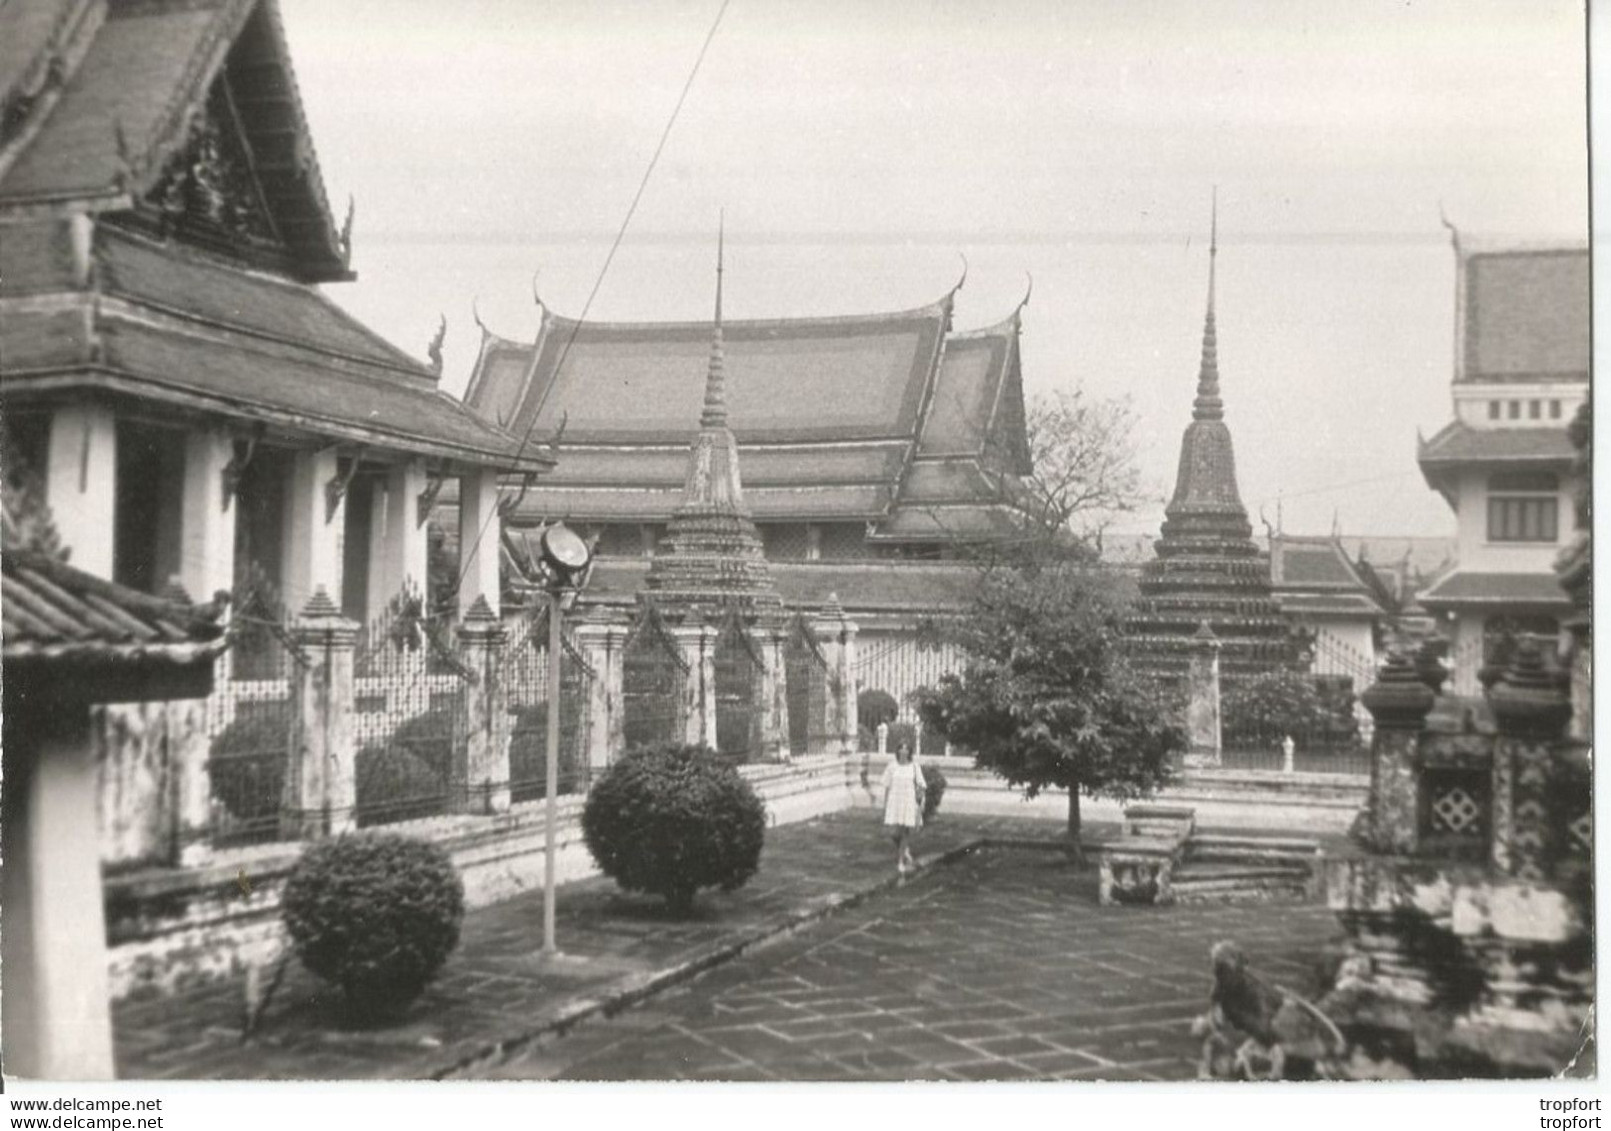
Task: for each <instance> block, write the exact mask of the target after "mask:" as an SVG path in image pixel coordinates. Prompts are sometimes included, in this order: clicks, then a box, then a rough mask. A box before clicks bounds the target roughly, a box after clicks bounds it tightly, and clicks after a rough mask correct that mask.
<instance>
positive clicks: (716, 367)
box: [699, 216, 727, 428]
mask: <svg viewBox="0 0 1611 1131" xmlns="http://www.w3.org/2000/svg"><path fill="white" fill-rule="evenodd" d="M726 228H727V222H726V217H725V216H723V217H722V218H721V219H719V220H718V221H717V222H716V326H715V329H714V330H713V331H712V332H711V336H710V368H709V369H708V370H707V371H706V373H705V408H704V411H703V412H702V413H700V416H699V426H700V427H701V428H726V427H727V361H726V357H725V356H724V354H723V351H722V260H723V258H724V251H725V246H726V242H727V239H726V236H727V233H726Z"/></svg>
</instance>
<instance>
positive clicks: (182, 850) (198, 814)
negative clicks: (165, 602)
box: [166, 428, 238, 867]
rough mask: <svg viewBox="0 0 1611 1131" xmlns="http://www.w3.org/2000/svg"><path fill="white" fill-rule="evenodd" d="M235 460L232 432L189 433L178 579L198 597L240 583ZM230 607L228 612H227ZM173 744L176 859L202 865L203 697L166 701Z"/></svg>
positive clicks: (205, 846) (205, 815)
mask: <svg viewBox="0 0 1611 1131" xmlns="http://www.w3.org/2000/svg"><path fill="white" fill-rule="evenodd" d="M234 458H235V440H234V437H233V436H232V435H231V434H230V433H229V431H228V430H227V429H223V428H198V429H195V430H194V431H191V432H188V433H186V434H185V479H184V488H183V493H182V496H181V499H180V513H179V537H180V553H179V584H180V585H181V586H182V587H183V588H184V591H185V592H186V593H187V594H189V595H190V597H191V598H192V599H193V600H195V601H199V602H205V601H210V600H212V598H213V597H214V595H215V594H217V593H219V592H220V591H222V592H225V593H228V592H230V591H231V590H233V589H234V586H235V520H236V511H237V509H238V508H237V507H236V505H235V497H234V494H233V492H232V490H231V488H230V485H228V484H226V483H225V481H224V480H225V469H226V468H228V467H229V465H230V463H231V461H233V460H234ZM226 612H227V610H226ZM166 709H167V712H168V748H169V751H170V754H171V757H172V759H173V771H174V777H175V786H176V788H175V808H176V813H175V829H174V854H173V855H174V863H176V864H178V865H179V866H180V867H197V866H199V865H201V864H203V863H205V862H206V861H207V859H208V858H209V857H210V856H211V854H212V785H211V781H210V779H209V777H208V772H207V758H208V755H209V753H210V741H209V737H208V734H207V712H206V707H205V701H204V700H199V699H197V700H178V701H175V702H172V703H169V704H167V708H166Z"/></svg>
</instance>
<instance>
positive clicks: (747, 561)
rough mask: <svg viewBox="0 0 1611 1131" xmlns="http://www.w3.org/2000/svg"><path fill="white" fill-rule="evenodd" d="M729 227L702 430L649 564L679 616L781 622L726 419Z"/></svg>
mask: <svg viewBox="0 0 1611 1131" xmlns="http://www.w3.org/2000/svg"><path fill="white" fill-rule="evenodd" d="M724 229H725V224H723V225H722V226H721V227H719V228H718V234H717V237H716V313H715V319H714V325H713V327H712V329H711V338H710V364H709V366H708V368H707V369H706V371H705V399H704V403H703V406H702V407H701V409H700V413H699V431H698V433H697V434H696V435H695V436H694V442H693V444H692V446H691V447H690V448H689V451H688V470H687V473H686V478H685V479H684V482H683V495H682V502H681V504H680V505H679V506H678V507H677V509H676V510H675V511H674V512H673V513H672V516H671V523H670V525H669V527H668V528H667V530H666V537H665V538H664V539H663V540H662V541H661V543H660V546H659V548H658V549H657V550H656V551H655V556H654V561H653V562H652V563H651V564H650V567H649V576H648V579H647V588H648V592H649V593H650V594H652V595H653V599H654V601H655V604H656V607H657V608H659V609H661V610H662V611H663V612H664V613H665V614H666V615H668V616H670V617H671V619H673V620H679V619H683V618H686V617H689V616H693V617H695V618H704V619H710V618H712V617H719V616H721V615H724V613H725V612H726V611H729V610H732V609H735V608H736V609H738V610H739V612H740V613H741V614H742V615H743V616H745V617H750V616H760V617H763V618H771V619H776V618H777V617H779V616H781V615H782V609H783V603H782V599H781V598H780V597H779V596H778V594H777V588H776V586H775V585H774V584H773V582H772V576H771V572H770V570H769V569H768V568H767V563H766V553H765V551H764V549H763V548H762V545H761V536H760V532H759V531H757V530H756V528H755V522H754V520H753V519H752V518H751V517H750V512H749V510H748V508H747V507H746V506H745V505H744V490H743V485H742V481H741V479H740V477H739V467H738V442H737V441H736V440H735V439H734V438H733V430H732V429H731V428H730V427H729V426H728V422H727V359H726V355H725V353H724V347H723V342H722V274H723V271H724V270H725V266H726V265H725V262H724V261H725V257H726V233H725V230H724Z"/></svg>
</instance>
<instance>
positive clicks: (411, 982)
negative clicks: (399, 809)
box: [281, 833, 464, 1015]
mask: <svg viewBox="0 0 1611 1131" xmlns="http://www.w3.org/2000/svg"><path fill="white" fill-rule="evenodd" d="M281 914H282V915H283V916H284V918H285V926H286V930H287V931H289V932H290V935H291V941H292V944H293V945H294V946H295V948H296V953H297V956H298V957H299V958H301V960H302V963H303V965H304V966H306V967H307V968H308V969H309V970H311V971H313V973H315V974H317V975H318V976H319V977H321V978H324V979H326V980H327V981H330V982H333V983H335V984H336V985H338V986H340V987H341V990H342V993H343V994H344V995H345V997H346V1000H347V1003H348V1005H349V1006H350V1007H351V1008H352V1009H353V1010H354V1011H355V1012H357V1013H359V1014H363V1015H374V1014H379V1013H384V1012H388V1011H391V1010H396V1009H401V1008H402V1007H403V1006H405V1005H407V1004H408V1003H409V1002H410V1001H412V1000H413V999H414V998H415V997H417V996H419V993H420V991H421V990H423V989H424V988H425V986H426V984H427V983H428V982H429V981H430V980H431V978H433V977H434V976H435V975H436V972H437V971H438V970H440V969H441V968H442V964H443V963H444V962H445V961H447V957H448V955H449V954H451V953H452V952H453V948H454V947H455V946H457V945H458V941H459V925H460V923H461V922H462V921H463V919H464V885H463V883H462V882H461V881H460V880H459V874H458V872H457V871H456V870H455V869H454V867H453V861H452V860H450V859H449V858H448V855H447V853H446V852H444V851H443V850H442V849H440V848H438V847H437V846H436V845H434V844H428V843H426V842H425V841H421V840H415V839H412V838H410V837H404V836H399V835H397V834H395V833H347V834H345V835H343V836H339V837H336V838H334V839H332V840H325V841H319V842H317V843H315V844H313V845H310V846H309V847H308V849H307V850H306V851H304V852H303V853H302V857H301V859H299V860H298V861H297V863H296V867H295V868H293V869H292V870H291V875H290V878H289V879H288V880H287V881H286V884H285V895H284V898H283V900H282V902H281Z"/></svg>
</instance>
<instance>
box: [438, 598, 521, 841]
mask: <svg viewBox="0 0 1611 1131" xmlns="http://www.w3.org/2000/svg"><path fill="white" fill-rule="evenodd" d="M508 636H509V634H508V633H507V632H505V631H504V627H503V624H502V622H500V621H499V620H498V618H497V617H495V616H493V615H492V610H491V609H489V608H487V605H486V602H485V601H477V602H476V603H475V604H474V605H472V606H470V611H469V612H468V613H466V614H465V616H464V619H463V620H461V621H460V622H459V649H460V652H461V654H462V656H463V660H464V666H465V668H466V669H468V671H469V673H470V678H469V680H467V681H466V683H465V688H464V714H465V720H464V723H465V725H464V731H465V741H464V743H463V745H462V747H461V746H460V744H458V743H457V742H455V743H454V747H453V769H452V773H451V774H450V777H449V784H450V789H451V796H452V798H453V807H454V810H455V811H456V812H460V813H507V812H508V811H509V694H508V689H507V688H506V687H505V686H504V682H503V646H504V643H505V642H506V641H507V639H508Z"/></svg>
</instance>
